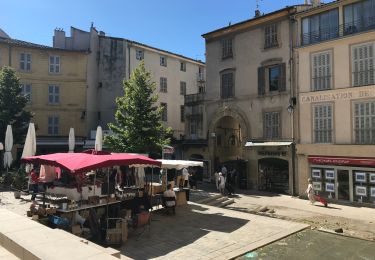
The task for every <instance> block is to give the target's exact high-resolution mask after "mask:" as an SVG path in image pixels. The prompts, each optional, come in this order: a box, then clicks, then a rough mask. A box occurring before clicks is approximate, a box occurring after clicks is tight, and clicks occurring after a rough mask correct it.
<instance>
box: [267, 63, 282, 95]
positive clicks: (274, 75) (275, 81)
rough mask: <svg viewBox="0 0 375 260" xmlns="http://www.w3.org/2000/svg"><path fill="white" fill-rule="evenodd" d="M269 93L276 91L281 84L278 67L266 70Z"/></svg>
mask: <svg viewBox="0 0 375 260" xmlns="http://www.w3.org/2000/svg"><path fill="white" fill-rule="evenodd" d="M268 80H269V91H270V92H271V91H278V90H279V88H280V83H281V71H280V66H275V67H270V68H269V69H268Z"/></svg>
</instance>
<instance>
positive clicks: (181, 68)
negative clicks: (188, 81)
mask: <svg viewBox="0 0 375 260" xmlns="http://www.w3.org/2000/svg"><path fill="white" fill-rule="evenodd" d="M180 70H181V71H186V63H185V62H182V61H181V62H180Z"/></svg>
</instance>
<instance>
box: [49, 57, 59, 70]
mask: <svg viewBox="0 0 375 260" xmlns="http://www.w3.org/2000/svg"><path fill="white" fill-rule="evenodd" d="M49 72H50V73H60V57H59V56H49Z"/></svg>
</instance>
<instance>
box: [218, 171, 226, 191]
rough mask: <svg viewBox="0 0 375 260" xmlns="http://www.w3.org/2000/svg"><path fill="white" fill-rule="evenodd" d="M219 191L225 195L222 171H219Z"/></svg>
mask: <svg viewBox="0 0 375 260" xmlns="http://www.w3.org/2000/svg"><path fill="white" fill-rule="evenodd" d="M219 191H220V193H221V194H223V195H225V177H224V174H223V173H222V172H221V173H219Z"/></svg>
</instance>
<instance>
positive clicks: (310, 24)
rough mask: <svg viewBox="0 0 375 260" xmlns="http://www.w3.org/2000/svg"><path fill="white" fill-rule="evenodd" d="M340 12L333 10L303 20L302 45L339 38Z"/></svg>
mask: <svg viewBox="0 0 375 260" xmlns="http://www.w3.org/2000/svg"><path fill="white" fill-rule="evenodd" d="M338 32H339V11H338V9H333V10H330V11H326V12H323V13H320V14H317V15H313V16H310V17H306V18H304V19H302V44H303V45H305V44H311V43H316V42H321V41H325V40H329V39H334V38H336V37H338V36H339V34H338Z"/></svg>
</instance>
